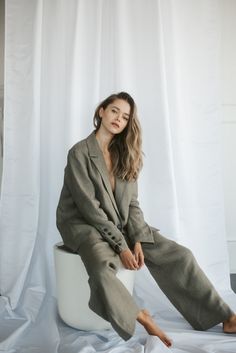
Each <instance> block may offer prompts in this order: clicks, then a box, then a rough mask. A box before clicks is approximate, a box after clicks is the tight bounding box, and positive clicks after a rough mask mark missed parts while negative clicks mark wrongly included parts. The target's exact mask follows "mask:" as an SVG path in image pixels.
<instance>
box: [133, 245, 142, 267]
mask: <svg viewBox="0 0 236 353" xmlns="http://www.w3.org/2000/svg"><path fill="white" fill-rule="evenodd" d="M134 257H135V260H136V262H137V264H138V268H141V267H142V266H143V265H144V255H143V249H142V246H141V243H140V242H137V243H135V245H134Z"/></svg>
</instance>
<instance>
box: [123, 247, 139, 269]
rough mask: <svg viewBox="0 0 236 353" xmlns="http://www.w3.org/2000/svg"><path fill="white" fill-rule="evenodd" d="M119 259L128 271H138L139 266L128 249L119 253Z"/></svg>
mask: <svg viewBox="0 0 236 353" xmlns="http://www.w3.org/2000/svg"><path fill="white" fill-rule="evenodd" d="M120 259H121V262H122V264H123V265H124V267H125V268H127V269H128V270H138V269H139V265H138V262H137V261H136V259H135V256H134V255H133V254H132V252H131V251H130V249H126V250H123V251H121V252H120Z"/></svg>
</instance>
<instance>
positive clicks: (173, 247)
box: [78, 228, 233, 340]
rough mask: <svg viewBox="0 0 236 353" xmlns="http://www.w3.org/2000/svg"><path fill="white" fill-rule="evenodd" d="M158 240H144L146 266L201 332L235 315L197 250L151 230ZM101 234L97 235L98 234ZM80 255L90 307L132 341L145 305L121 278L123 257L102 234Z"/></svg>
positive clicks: (84, 244) (85, 245) (81, 249)
mask: <svg viewBox="0 0 236 353" xmlns="http://www.w3.org/2000/svg"><path fill="white" fill-rule="evenodd" d="M152 230H153V236H154V243H142V249H143V253H144V257H145V265H146V266H147V268H148V270H149V271H150V273H151V275H152V276H153V278H154V279H155V281H156V282H157V284H158V285H159V287H160V288H161V290H162V291H163V292H164V293H165V295H166V296H167V297H168V298H169V300H170V301H171V303H172V304H173V305H174V306H175V307H176V308H177V310H178V311H179V312H180V313H181V314H182V315H183V316H184V318H185V319H186V320H187V321H188V322H189V323H190V324H191V326H192V327H193V328H194V329H196V330H207V329H209V328H210V327H212V326H215V325H217V324H218V323H220V322H222V321H224V320H226V319H228V318H229V317H230V316H231V315H233V312H232V310H231V309H230V308H229V306H228V305H227V304H226V303H225V302H224V301H223V299H222V298H221V297H220V296H219V294H218V293H217V291H216V290H215V288H214V287H213V285H212V284H211V282H210V281H209V280H208V278H207V277H206V275H205V274H204V272H203V271H202V270H201V269H200V267H199V265H198V263H197V262H196V260H195V258H194V256H193V254H192V252H191V251H190V250H189V249H187V248H186V247H184V246H181V245H179V244H177V243H176V242H174V241H172V240H169V239H167V238H165V237H163V236H162V235H161V234H160V233H159V232H158V231H157V230H156V229H155V228H152ZM95 235H96V236H95ZM78 254H79V255H80V256H81V258H82V261H83V262H84V264H85V267H86V270H87V273H88V275H89V285H90V289H91V296H90V300H89V307H90V308H91V309H92V310H93V311H94V312H95V313H97V314H98V315H99V316H101V317H102V318H104V319H105V320H107V321H109V322H110V323H111V325H112V327H113V328H114V330H116V332H117V333H118V334H119V335H120V336H121V337H122V338H123V339H124V340H128V339H129V338H130V337H131V336H132V335H133V333H134V330H135V324H136V318H137V316H138V313H139V312H140V310H141V308H139V307H138V306H137V304H136V303H135V301H134V299H133V297H132V296H131V295H130V293H129V292H128V290H127V289H126V288H125V287H124V285H123V284H122V283H121V282H120V280H119V279H118V278H117V277H116V272H117V271H118V269H119V267H120V265H121V261H120V257H119V255H118V254H116V253H115V252H114V250H113V249H112V248H111V247H110V246H109V244H108V243H107V242H106V241H104V239H103V238H102V236H101V235H100V234H99V232H97V233H95V232H94V231H93V232H92V236H91V237H90V236H88V237H87V238H86V240H84V241H83V242H82V243H81V245H80V247H79V249H78Z"/></svg>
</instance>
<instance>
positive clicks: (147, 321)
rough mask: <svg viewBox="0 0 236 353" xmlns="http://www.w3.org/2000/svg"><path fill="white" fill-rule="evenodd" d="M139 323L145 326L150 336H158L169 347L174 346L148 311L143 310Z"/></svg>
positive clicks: (139, 316) (139, 315) (138, 318)
mask: <svg viewBox="0 0 236 353" xmlns="http://www.w3.org/2000/svg"><path fill="white" fill-rule="evenodd" d="M137 320H138V322H139V323H140V324H141V325H143V326H144V328H145V329H146V331H147V332H148V333H149V335H152V336H157V337H159V338H160V340H161V341H162V342H163V343H164V344H165V345H166V346H167V347H170V346H171V345H172V342H171V340H170V339H169V337H168V336H166V334H165V333H164V332H163V331H162V330H161V329H160V328H159V327H158V326H157V325H156V324H155V322H154V321H153V319H152V317H151V315H150V314H149V312H148V311H147V310H141V311H140V313H139V314H138V317H137Z"/></svg>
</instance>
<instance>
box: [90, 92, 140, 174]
mask: <svg viewBox="0 0 236 353" xmlns="http://www.w3.org/2000/svg"><path fill="white" fill-rule="evenodd" d="M116 99H123V100H124V101H126V102H127V103H128V104H129V106H130V117H129V120H128V124H127V126H126V127H125V129H124V130H123V131H122V132H121V133H120V134H117V135H114V137H113V139H112V140H111V142H110V145H109V147H108V149H109V152H110V154H111V161H112V166H113V167H112V171H113V173H114V175H116V176H118V177H120V178H121V179H125V180H128V181H131V180H136V179H137V178H138V175H139V172H140V170H141V169H142V166H143V160H142V154H143V153H142V149H141V148H142V136H141V126H140V123H139V120H138V116H137V108H136V104H135V102H134V100H133V98H132V97H131V96H130V95H129V94H128V93H126V92H120V93H116V94H112V95H110V96H109V97H107V98H106V99H105V100H103V101H102V102H101V103H100V104H99V105H98V107H97V108H96V110H95V114H94V117H93V123H94V126H95V131H98V129H99V128H100V125H101V118H100V116H99V110H100V109H101V108H103V109H106V107H107V106H108V105H109V104H111V103H113V102H114V101H115V100H116Z"/></svg>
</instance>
